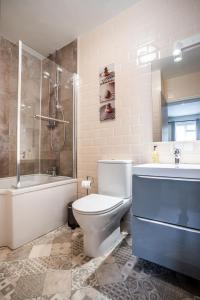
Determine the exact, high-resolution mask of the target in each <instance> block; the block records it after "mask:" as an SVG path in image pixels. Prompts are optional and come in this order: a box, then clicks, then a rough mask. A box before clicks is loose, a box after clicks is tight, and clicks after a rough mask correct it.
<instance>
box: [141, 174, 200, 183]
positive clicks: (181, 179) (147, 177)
mask: <svg viewBox="0 0 200 300" xmlns="http://www.w3.org/2000/svg"><path fill="white" fill-rule="evenodd" d="M138 177H139V178H145V179H161V180H174V181H188V182H200V179H194V178H179V177H160V176H148V175H147V176H145V175H140V176H138Z"/></svg>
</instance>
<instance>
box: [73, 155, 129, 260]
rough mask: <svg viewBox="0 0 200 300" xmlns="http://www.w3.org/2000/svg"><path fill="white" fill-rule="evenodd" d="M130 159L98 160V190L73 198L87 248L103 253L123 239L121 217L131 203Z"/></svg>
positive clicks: (90, 252) (91, 252) (95, 253)
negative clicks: (96, 192) (76, 198)
mask: <svg viewBox="0 0 200 300" xmlns="http://www.w3.org/2000/svg"><path fill="white" fill-rule="evenodd" d="M131 174H132V162H131V161H130V160H128V161H127V160H120V161H119V160H108V161H107V160H106V161H105V160H104V161H98V186H99V189H98V191H99V194H91V195H88V196H86V197H83V198H80V199H78V200H76V201H74V202H73V204H72V208H73V213H74V217H75V219H76V220H77V222H78V223H79V225H80V227H81V228H82V229H83V233H84V252H85V254H86V255H88V256H90V257H97V256H102V255H104V254H105V253H106V252H108V251H109V250H111V249H112V248H113V247H114V246H115V245H116V244H117V243H118V242H119V240H120V239H121V232H120V221H121V219H122V217H123V216H124V215H125V214H126V213H127V211H128V210H129V209H130V206H131V201H132V198H131Z"/></svg>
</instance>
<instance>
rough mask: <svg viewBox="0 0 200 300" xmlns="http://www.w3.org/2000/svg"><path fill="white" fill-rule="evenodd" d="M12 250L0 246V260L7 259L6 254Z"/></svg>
mask: <svg viewBox="0 0 200 300" xmlns="http://www.w3.org/2000/svg"><path fill="white" fill-rule="evenodd" d="M11 252H12V250H10V249H9V248H7V247H2V248H0V262H1V261H5V260H7V256H8V254H9V253H11Z"/></svg>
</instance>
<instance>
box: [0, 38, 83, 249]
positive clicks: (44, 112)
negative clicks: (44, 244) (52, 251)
mask: <svg viewBox="0 0 200 300" xmlns="http://www.w3.org/2000/svg"><path fill="white" fill-rule="evenodd" d="M0 66H1V68H0V69H1V72H0V104H1V111H0V150H1V151H0V165H1V168H0V177H1V179H0V247H1V246H9V247H10V248H11V249H15V248H17V247H19V246H21V245H23V244H25V243H27V242H29V241H31V240H33V239H35V238H37V237H39V236H41V235H43V234H46V233H47V232H49V231H51V230H54V229H55V228H57V227H59V226H61V225H63V224H65V223H66V221H67V205H68V203H69V202H70V201H73V200H76V199H77V180H76V82H77V76H76V74H73V73H70V72H68V71H67V70H65V69H64V68H63V67H62V66H60V65H58V64H56V63H55V62H53V61H52V60H50V59H48V58H46V57H43V56H42V55H40V54H39V53H37V52H35V51H34V50H32V49H31V48H29V47H27V46H26V45H24V44H23V43H22V42H21V41H20V42H19V46H18V47H17V46H16V45H14V44H12V43H11V42H9V41H7V40H5V39H3V38H1V37H0ZM17 73H18V74H17Z"/></svg>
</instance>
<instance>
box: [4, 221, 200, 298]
mask: <svg viewBox="0 0 200 300" xmlns="http://www.w3.org/2000/svg"><path fill="white" fill-rule="evenodd" d="M122 239H123V240H122V241H121V242H120V244H119V245H118V246H117V247H116V248H115V249H114V250H113V251H110V252H109V253H107V254H106V255H104V256H102V257H97V258H90V257H88V256H86V255H85V254H84V249H83V232H82V230H81V229H80V228H76V229H75V230H73V231H72V230H71V229H69V228H68V227H67V226H62V227H60V228H58V229H56V230H54V231H52V232H50V233H48V234H47V235H45V236H42V237H40V238H38V239H36V240H34V241H32V242H31V243H29V244H27V245H25V246H23V247H20V248H18V249H17V250H14V251H11V250H9V249H8V248H5V247H4V248H0V300H25V299H26V300H69V299H72V300H76V299H77V300H91V299H97V300H122V299H123V300H126V299H127V300H129V299H132V300H136V299H138V300H139V299H144V300H183V299H184V300H189V299H190V300H191V299H192V300H200V282H199V281H197V280H194V279H192V278H189V277H186V276H184V275H180V274H177V273H176V272H173V271H170V270H168V269H166V268H163V267H160V266H158V265H156V264H153V263H151V262H148V261H145V260H142V259H139V258H136V257H135V256H133V255H132V246H131V244H132V239H131V237H130V236H122ZM70 293H72V294H71V296H70ZM70 297H71V298H70Z"/></svg>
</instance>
